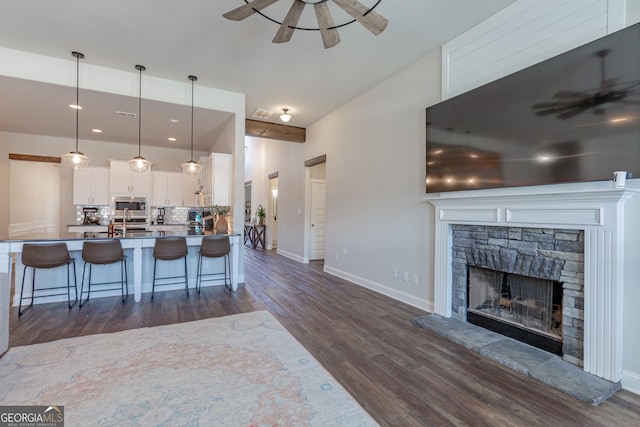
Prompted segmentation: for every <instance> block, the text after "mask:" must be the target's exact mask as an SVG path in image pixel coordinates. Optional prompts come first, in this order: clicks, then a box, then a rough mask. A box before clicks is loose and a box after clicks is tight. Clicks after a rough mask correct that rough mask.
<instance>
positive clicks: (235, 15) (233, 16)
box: [222, 0, 278, 21]
mask: <svg viewBox="0 0 640 427" xmlns="http://www.w3.org/2000/svg"><path fill="white" fill-rule="evenodd" d="M277 1H278V0H253V1H252V2H250V3H247V4H245V5H244V6H240V7H238V8H236V9H233V10H232V11H229V12H227V13H225V14H224V15H222V16H224V17H225V18H227V19H230V20H232V21H242V20H243V19H245V18H248V17H249V16H251V15H253V14H254V13H256V12H257V11H258V10H262V9H264V8H265V7H267V6H271V5H272V4H274V3H275V2H277Z"/></svg>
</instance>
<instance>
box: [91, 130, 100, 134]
mask: <svg viewBox="0 0 640 427" xmlns="http://www.w3.org/2000/svg"><path fill="white" fill-rule="evenodd" d="M91 132H95V133H102V129H91Z"/></svg>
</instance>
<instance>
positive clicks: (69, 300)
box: [67, 259, 78, 309]
mask: <svg viewBox="0 0 640 427" xmlns="http://www.w3.org/2000/svg"><path fill="white" fill-rule="evenodd" d="M71 263H72V264H73V289H74V290H75V299H74V300H73V304H71V278H70V277H69V274H70V270H71V268H70V267H71V266H70V265H69V264H67V303H68V304H69V309H71V308H72V307H73V306H74V305H75V304H76V302H77V301H78V282H77V279H76V260H75V259H74V260H71Z"/></svg>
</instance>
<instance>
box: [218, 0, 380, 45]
mask: <svg viewBox="0 0 640 427" xmlns="http://www.w3.org/2000/svg"><path fill="white" fill-rule="evenodd" d="M244 1H245V2H246V3H247V4H245V5H243V6H240V7H238V8H236V9H233V10H231V11H229V12H227V13H225V14H224V15H222V16H224V17H225V18H227V19H230V20H232V21H242V20H243V19H245V18H248V17H249V16H251V15H253V14H254V13H258V14H260V15H262V16H264V17H265V18H267V19H269V20H270V21H273V22H276V23H277V24H279V25H280V28H279V29H278V32H277V33H276V35H275V37H274V38H273V43H285V42H288V41H289V40H291V36H293V32H294V31H295V30H318V31H320V35H321V36H322V42H323V44H324V48H325V49H329V48H331V47H333V46H335V45H337V44H338V43H340V36H339V35H338V28H339V27H343V26H345V25H348V24H350V23H353V22H355V21H358V22H359V23H360V24H361V25H362V26H364V27H365V28H366V29H367V30H369V31H370V32H371V33H372V34H374V35H376V36H377V35H378V34H380V33H382V32H383V31H384V29H385V28H386V27H387V24H388V23H389V21H388V20H387V19H386V18H384V17H383V16H381V15H379V14H378V13H376V12H374V11H373V9H374V8H375V7H376V6H377V5H378V3H380V0H378V1H377V2H376V3H375V5H373V6H372V7H367V6H365V5H363V4H362V3H360V2H359V1H357V0H331V1H333V3H335V4H336V5H338V6H339V7H340V8H341V9H342V10H344V11H345V12H347V13H348V14H349V15H351V17H352V18H353V21H351V22H348V23H346V24H341V25H336V24H335V23H334V21H333V17H332V16H331V12H330V11H329V7H328V5H327V1H328V0H294V1H293V4H292V5H291V8H290V9H289V12H288V13H287V15H286V16H285V18H284V20H283V21H282V22H279V21H276V20H275V19H272V18H270V17H268V16H266V15H264V14H263V13H262V12H261V10H262V9H264V8H266V7H267V6H270V5H272V4H273V3H276V2H277V1H278V0H251V1H250V0H244ZM307 4H312V5H313V7H314V10H315V13H316V20H317V21H318V28H302V27H298V21H299V20H300V16H301V15H302V11H303V10H304V7H305V6H306V5H307Z"/></svg>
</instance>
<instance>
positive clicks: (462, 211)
mask: <svg viewBox="0 0 640 427" xmlns="http://www.w3.org/2000/svg"><path fill="white" fill-rule="evenodd" d="M638 192H640V191H639V190H636V189H630V188H611V185H610V183H592V185H586V186H585V185H582V184H576V185H559V186H554V185H549V186H541V187H525V188H511V189H498V190H476V191H459V192H451V193H438V194H433V195H429V196H428V197H427V198H426V200H428V201H429V202H430V203H431V204H433V205H434V207H435V216H434V218H435V248H434V254H435V256H434V258H435V259H434V312H435V313H436V314H438V315H440V316H443V317H451V316H452V296H453V295H452V294H453V286H452V250H451V248H452V227H451V226H452V225H454V224H464V225H486V226H496V227H526V228H556V229H575V230H583V231H584V300H585V301H584V360H583V363H584V370H585V371H586V372H588V373H590V374H593V375H596V376H598V377H601V378H604V379H607V380H609V381H614V382H617V381H620V380H621V379H622V321H623V309H622V308H623V288H624V274H623V273H624V271H623V269H624V264H623V260H624V238H625V235H624V204H625V202H626V201H628V200H629V199H630V198H631V197H633V196H634V195H636V194H637V193H638Z"/></svg>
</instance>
